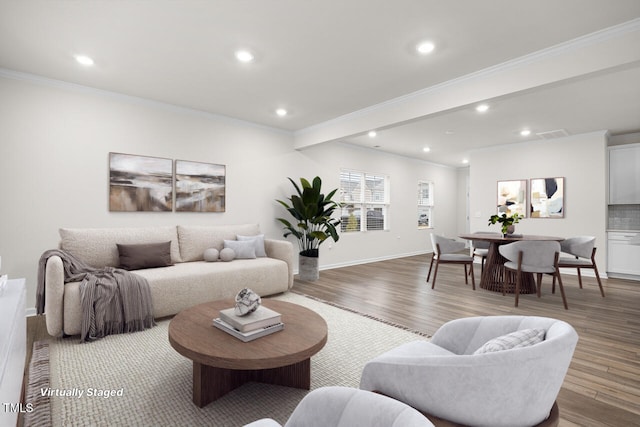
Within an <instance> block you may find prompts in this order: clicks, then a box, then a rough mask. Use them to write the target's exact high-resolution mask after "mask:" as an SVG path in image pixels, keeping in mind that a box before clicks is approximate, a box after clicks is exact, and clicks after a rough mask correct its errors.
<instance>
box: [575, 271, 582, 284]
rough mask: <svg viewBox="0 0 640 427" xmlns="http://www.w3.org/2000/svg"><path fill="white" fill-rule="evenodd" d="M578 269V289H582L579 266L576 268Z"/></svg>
mask: <svg viewBox="0 0 640 427" xmlns="http://www.w3.org/2000/svg"><path fill="white" fill-rule="evenodd" d="M576 270H578V284H579V285H580V289H582V274H580V267H578V268H576Z"/></svg>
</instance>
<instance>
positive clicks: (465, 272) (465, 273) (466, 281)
mask: <svg viewBox="0 0 640 427" xmlns="http://www.w3.org/2000/svg"><path fill="white" fill-rule="evenodd" d="M468 276H469V273H467V264H464V284H465V285H468V284H469V279H468Z"/></svg>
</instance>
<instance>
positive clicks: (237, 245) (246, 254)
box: [223, 240, 256, 259]
mask: <svg viewBox="0 0 640 427" xmlns="http://www.w3.org/2000/svg"><path fill="white" fill-rule="evenodd" d="M224 247H225V249H226V248H231V249H233V251H234V252H235V253H236V258H237V259H251V258H255V257H256V249H255V246H254V244H253V242H252V241H250V240H249V241H245V242H240V241H238V240H225V241H224ZM223 250H224V249H223Z"/></svg>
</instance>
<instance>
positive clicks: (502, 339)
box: [473, 329, 546, 354]
mask: <svg viewBox="0 0 640 427" xmlns="http://www.w3.org/2000/svg"><path fill="white" fill-rule="evenodd" d="M545 334H546V331H545V330H544V329H521V330H519V331H515V332H511V333H510V334H507V335H502V336H499V337H497V338H494V339H492V340H489V341H487V342H486V343H484V345H483V346H482V347H480V348H479V349H477V350H476V351H475V352H474V353H473V354H483V353H491V352H494V351H502V350H511V349H513V348H521V347H528V346H530V345H534V344H538V343H539V342H542V341H544V336H545Z"/></svg>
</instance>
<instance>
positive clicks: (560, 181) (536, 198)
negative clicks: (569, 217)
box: [531, 177, 564, 218]
mask: <svg viewBox="0 0 640 427" xmlns="http://www.w3.org/2000/svg"><path fill="white" fill-rule="evenodd" d="M531 218H564V178H562V177H559V178H536V179H532V180H531Z"/></svg>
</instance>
